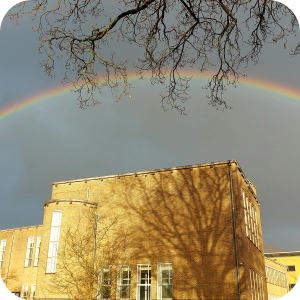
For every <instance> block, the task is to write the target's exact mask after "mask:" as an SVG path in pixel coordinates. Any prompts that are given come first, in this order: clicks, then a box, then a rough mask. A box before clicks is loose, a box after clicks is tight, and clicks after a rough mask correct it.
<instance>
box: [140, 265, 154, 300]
mask: <svg viewBox="0 0 300 300" xmlns="http://www.w3.org/2000/svg"><path fill="white" fill-rule="evenodd" d="M137 300H151V265H138V266H137Z"/></svg>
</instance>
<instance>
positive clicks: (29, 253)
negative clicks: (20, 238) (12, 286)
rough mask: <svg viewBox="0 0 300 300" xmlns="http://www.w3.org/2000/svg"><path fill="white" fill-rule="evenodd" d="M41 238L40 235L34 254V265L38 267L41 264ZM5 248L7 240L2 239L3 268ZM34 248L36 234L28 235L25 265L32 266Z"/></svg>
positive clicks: (0, 248)
mask: <svg viewBox="0 0 300 300" xmlns="http://www.w3.org/2000/svg"><path fill="white" fill-rule="evenodd" d="M41 240H42V236H41V235H38V236H37V239H36V246H35V255H34V261H33V266H34V267H37V266H38V264H39V255H40V247H41ZM5 248H6V240H1V242H0V269H2V266H3V260H4V253H5ZM33 248H34V236H30V237H28V240H27V248H26V254H25V264H24V267H31V264H32V259H33V257H32V254H33Z"/></svg>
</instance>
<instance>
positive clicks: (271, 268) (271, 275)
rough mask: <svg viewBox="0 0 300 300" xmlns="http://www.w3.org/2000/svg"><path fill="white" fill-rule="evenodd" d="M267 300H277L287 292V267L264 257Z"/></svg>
mask: <svg viewBox="0 0 300 300" xmlns="http://www.w3.org/2000/svg"><path fill="white" fill-rule="evenodd" d="M265 264H266V279H267V289H268V300H273V299H278V298H280V297H282V296H284V295H286V294H287V293H288V291H289V285H288V276H287V267H286V266H284V265H282V264H280V263H278V262H277V261H274V260H271V259H269V258H267V257H265Z"/></svg>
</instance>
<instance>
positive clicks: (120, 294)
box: [117, 266, 131, 299]
mask: <svg viewBox="0 0 300 300" xmlns="http://www.w3.org/2000/svg"><path fill="white" fill-rule="evenodd" d="M130 285H131V267H130V266H119V267H118V291H117V299H130Z"/></svg>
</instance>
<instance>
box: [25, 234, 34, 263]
mask: <svg viewBox="0 0 300 300" xmlns="http://www.w3.org/2000/svg"><path fill="white" fill-rule="evenodd" d="M33 244H34V236H30V237H28V240H27V249H26V256H25V267H30V266H31V260H32V252H33Z"/></svg>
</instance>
